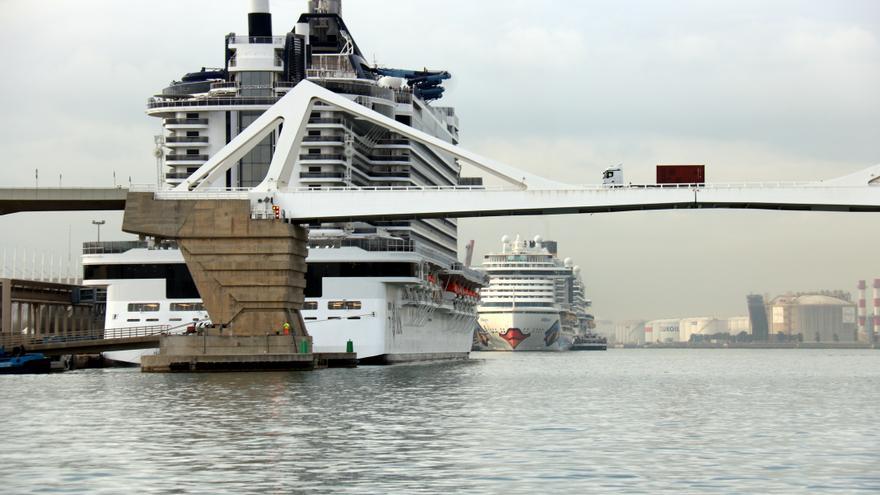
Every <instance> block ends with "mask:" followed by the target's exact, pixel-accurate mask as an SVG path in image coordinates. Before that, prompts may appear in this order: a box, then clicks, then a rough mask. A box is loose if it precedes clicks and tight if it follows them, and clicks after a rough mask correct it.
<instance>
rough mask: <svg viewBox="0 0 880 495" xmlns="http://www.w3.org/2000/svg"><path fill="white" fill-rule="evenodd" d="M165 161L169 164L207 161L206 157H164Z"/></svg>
mask: <svg viewBox="0 0 880 495" xmlns="http://www.w3.org/2000/svg"><path fill="white" fill-rule="evenodd" d="M165 160H166V161H169V162H204V161H207V160H208V155H165Z"/></svg>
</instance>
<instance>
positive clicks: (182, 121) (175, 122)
mask: <svg viewBox="0 0 880 495" xmlns="http://www.w3.org/2000/svg"><path fill="white" fill-rule="evenodd" d="M165 125H208V119H165Z"/></svg>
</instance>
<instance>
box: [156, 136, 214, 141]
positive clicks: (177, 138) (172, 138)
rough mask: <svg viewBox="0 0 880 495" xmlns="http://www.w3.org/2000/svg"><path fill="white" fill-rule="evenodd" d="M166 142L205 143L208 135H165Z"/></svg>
mask: <svg viewBox="0 0 880 495" xmlns="http://www.w3.org/2000/svg"><path fill="white" fill-rule="evenodd" d="M165 142H166V143H207V142H208V136H165Z"/></svg>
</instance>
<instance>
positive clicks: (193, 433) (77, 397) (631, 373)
mask: <svg viewBox="0 0 880 495" xmlns="http://www.w3.org/2000/svg"><path fill="white" fill-rule="evenodd" d="M474 356H475V357H476V359H474V360H471V361H469V362H458V363H433V364H419V365H403V366H392V367H363V368H358V369H340V370H335V369H334V370H322V371H318V372H314V373H218V374H174V375H170V374H142V373H140V372H138V371H137V370H132V369H124V370H118V369H117V370H88V371H78V372H73V373H65V374H60V375H49V376H2V377H0V394H2V395H0V396H2V401H0V417H2V418H3V420H2V422H0V437H2V444H0V445H2V448H0V492H3V493H61V492H64V493H82V492H88V493H121V492H131V491H138V492H141V493H206V494H208V493H210V494H213V493H298V492H334V493H438V492H442V493H450V492H460V493H487V492H489V493H499V492H505V493H535V492H539V493H546V492H554V493H586V492H597V493H607V492H612V491H614V492H631V493H654V492H659V491H667V492H671V491H675V492H691V493H732V492H740V493H741V492H750V493H792V492H805V493H806V492H809V493H821V492H853V491H859V490H880V353H878V352H877V351H859V350H846V351H844V350H840V351H838V350H611V351H608V352H606V353H599V352H586V353H567V354H502V353H478V354H474Z"/></svg>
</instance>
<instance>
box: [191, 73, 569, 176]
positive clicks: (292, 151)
mask: <svg viewBox="0 0 880 495" xmlns="http://www.w3.org/2000/svg"><path fill="white" fill-rule="evenodd" d="M317 101H320V102H323V103H326V104H328V105H331V106H334V107H337V108H339V109H341V110H344V111H346V112H348V113H351V114H353V115H355V116H356V117H359V118H361V119H364V120H367V121H369V122H371V123H373V124H376V125H378V126H380V127H384V128H386V129H388V130H390V131H394V132H396V133H398V134H401V135H403V136H405V137H407V138H409V139H412V140H414V141H418V142H420V143H422V144H424V145H425V146H428V147H429V148H433V149H435V150H442V151H445V152H447V153H449V154H451V155H453V156H454V157H456V158H458V159H460V160H462V161H465V162H467V163H470V164H472V165H474V166H475V167H477V168H479V169H480V170H482V171H484V172H486V173H489V174H492V175H494V176H495V177H498V178H500V179H502V180H504V181H505V182H507V183H509V184H512V185H514V186H517V187H518V188H520V189H527V188H535V187H539V188H545V189H547V188H549V189H555V188H559V187H567V186H566V185H565V184H563V183H560V182H555V181H552V180H549V179H545V178H543V177H540V176H537V175H534V174H531V173H529V172H525V171H523V170H519V169H517V168H514V167H511V166H509V165H505V164H503V163H499V162H496V161H494V160H490V159H489V158H486V157H483V156H480V155H478V154H476V153H472V152H470V151H467V150H465V149H462V148H459V147H458V146H455V145H453V144H451V143H447V142H446V141H443V140H442V139H438V138H436V137H434V136H431V135H429V134H426V133H424V132H421V131H419V130H416V129H413V128H412V127H410V126H408V125H405V124H402V123H400V122H397V121H396V120H394V119H390V118H388V117H386V116H384V115H382V114H380V113H378V112H376V111H373V110H371V109H369V108H366V107H364V106H363V105H360V104H359V103H356V102H354V101H352V100H350V99H348V98H345V97H344V96H340V95H338V94H336V93H334V92H332V91H329V90H327V89H325V88H323V87H321V86H318V85H317V84H315V83H312V82H309V81H307V80H303V81H300V82H299V84H297V85H296V86H295V87H294V88H293V89H292V90H290V91H289V92H288V93H287V94H286V95H284V97H282V98H281V99H280V100H278V102H277V103H275V104H274V105H272V106H271V107H269V109H268V110H266V111H265V112H264V113H263V114H262V115H260V116H259V117H258V118H257V120H255V121H254V122H253V123H252V124H250V125H249V126H247V127H246V128H245V129H244V130H243V131H242V132H241V133H240V134H239V135H238V136H236V137H235V138H234V139H233V140H232V141H230V142H229V143H228V144H227V145H226V146H224V147H223V148H222V149H220V151H218V152H217V153H215V154H214V156H212V157H211V159H210V160H208V161H207V162H205V164H204V165H202V166H201V167H199V169H198V170H196V171H195V172H193V174H192V175H191V176H189V177H188V178H187V179H186V180H184V181H183V182H182V183H180V184H179V185H178V186H177V187H176V188H175V190H178V191H179V190H195V191H198V190H204V189H209V188H211V187H213V186H216V184H217V182H218V181H222V180H224V179H225V174H226V171H227V170H229V169H230V168H231V167H233V166H234V165H235V164H236V163H237V162H238V161H239V160H241V159H242V158H243V157H244V156H245V155H246V154H247V153H248V152H249V151H251V150H252V149H253V148H254V147H255V146H256V145H257V144H258V143H259V142H260V141H261V140H263V139H264V138H265V137H266V136H268V135H269V134H271V133H272V132H273V131H275V129H277V128H278V126H279V125H283V127H282V128H281V133H280V135H279V136H278V143H277V144H276V145H275V153H274V155H273V156H272V162H271V163H270V165H269V171H268V172H267V173H266V178H265V179H264V180H263V182H262V183H260V184H259V185H257V186H256V187H254V188H253V191H254V192H264V193H265V192H274V191H280V192H284V191H287V190H289V188H290V186H291V184H294V183H295V181H296V179H295V178H296V177H299V170H297V165H298V163H297V158H298V156H297V154H298V151H299V146H300V144H301V143H302V138H303V136H304V134H305V129H306V124H308V120H309V115H311V113H312V108H313V107H314V105H315V102H317ZM568 187H570V186H568Z"/></svg>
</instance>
